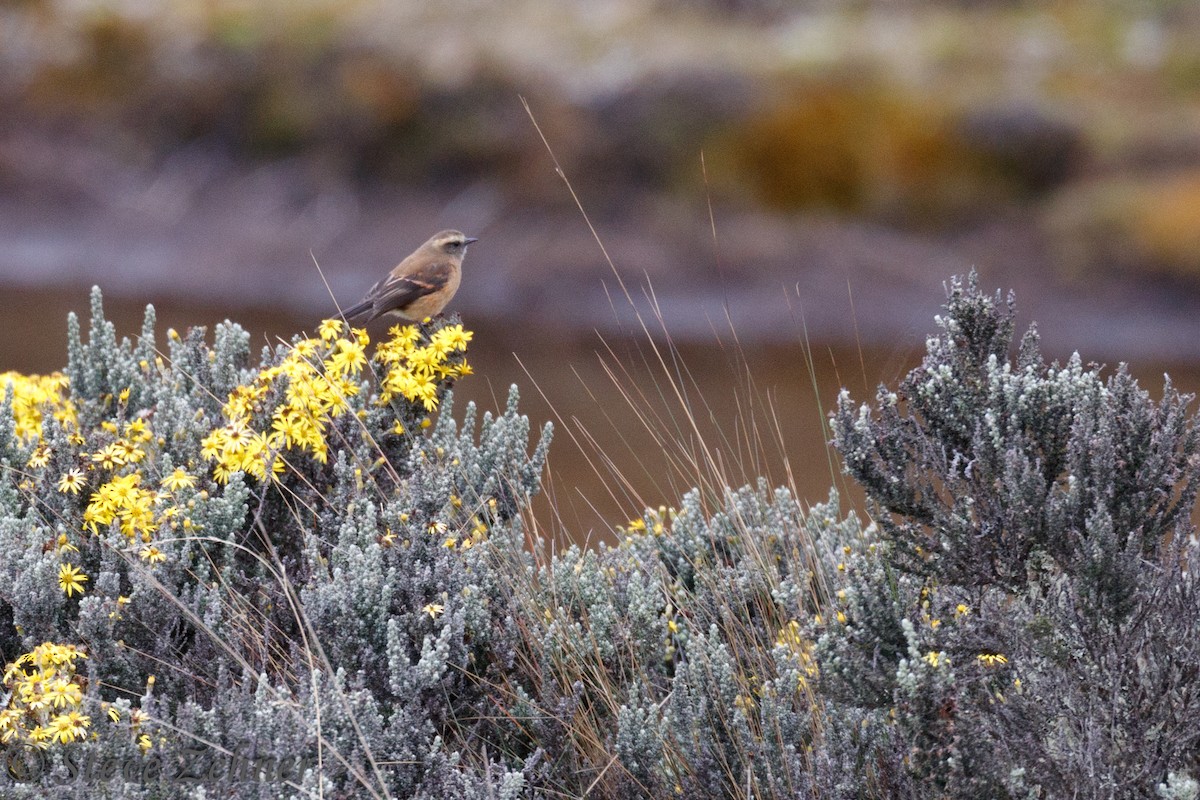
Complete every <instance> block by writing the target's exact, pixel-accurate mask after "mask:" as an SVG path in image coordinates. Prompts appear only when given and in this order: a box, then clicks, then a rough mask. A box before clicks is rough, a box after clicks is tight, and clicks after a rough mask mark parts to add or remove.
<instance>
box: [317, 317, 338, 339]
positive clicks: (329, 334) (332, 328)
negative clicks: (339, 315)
mask: <svg viewBox="0 0 1200 800" xmlns="http://www.w3.org/2000/svg"><path fill="white" fill-rule="evenodd" d="M341 332H342V321H341V320H340V319H327V320H324V321H323V322H322V323H321V327H319V328H317V335H318V336H320V337H321V338H322V339H323V340H325V341H327V342H332V341H333V340H334V339H336V338H338V335H339V334H341Z"/></svg>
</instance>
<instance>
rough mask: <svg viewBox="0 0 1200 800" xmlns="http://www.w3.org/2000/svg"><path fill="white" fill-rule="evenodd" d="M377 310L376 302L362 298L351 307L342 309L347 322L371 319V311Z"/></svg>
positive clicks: (364, 321) (368, 320)
mask: <svg viewBox="0 0 1200 800" xmlns="http://www.w3.org/2000/svg"><path fill="white" fill-rule="evenodd" d="M374 310H375V304H374V303H373V302H371V301H370V300H362V301H360V302H358V303H355V304H354V305H352V306H350V307H349V308H343V309H342V317H343V318H344V319H345V320H346V321H347V322H362V323H367V322H370V321H371V312H372V311H374Z"/></svg>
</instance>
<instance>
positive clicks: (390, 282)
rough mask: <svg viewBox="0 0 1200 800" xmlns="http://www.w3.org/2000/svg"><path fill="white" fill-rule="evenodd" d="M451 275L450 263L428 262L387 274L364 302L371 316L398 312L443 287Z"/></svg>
mask: <svg viewBox="0 0 1200 800" xmlns="http://www.w3.org/2000/svg"><path fill="white" fill-rule="evenodd" d="M453 274H454V264H453V263H452V262H450V261H431V262H429V263H428V264H424V265H422V266H420V267H418V268H416V269H415V270H413V271H411V272H408V273H406V274H402V275H395V274H392V275H389V276H387V277H386V278H384V279H383V280H382V281H380V282H379V283H377V284H375V285H374V286H372V287H371V291H369V292H367V296H366V298H364V302H366V301H368V300H369V301H370V302H371V315H372V316H373V317H378V316H380V315H382V314H386V313H388V312H389V311H397V310H398V311H401V312H403V310H404V309H405V308H406V307H407V306H408V305H410V304H411V303H413V302H415V301H416V300H417V299H419V298H421V297H424V296H425V295H427V294H433V293H434V292H436V291H438V290H439V289H443V288H445V286H446V284H448V283H449V282H450V278H451V276H452V275H453Z"/></svg>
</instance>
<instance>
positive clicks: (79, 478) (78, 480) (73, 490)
mask: <svg viewBox="0 0 1200 800" xmlns="http://www.w3.org/2000/svg"><path fill="white" fill-rule="evenodd" d="M84 483H85V481H84V479H83V473H82V472H80V471H79V470H77V469H72V470H68V471H67V472H66V474H64V475H63V476H62V477H61V478H59V479H58V490H59V491H60V492H62V493H63V494H67V493H68V492H69V493H70V494H79V490H80V489H82V488H83V486H84Z"/></svg>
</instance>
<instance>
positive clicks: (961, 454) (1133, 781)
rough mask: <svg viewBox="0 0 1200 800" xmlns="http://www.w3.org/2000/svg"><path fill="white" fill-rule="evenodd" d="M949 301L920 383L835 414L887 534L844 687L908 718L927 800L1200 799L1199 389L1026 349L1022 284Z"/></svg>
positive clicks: (834, 651)
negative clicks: (1016, 335) (1153, 385)
mask: <svg viewBox="0 0 1200 800" xmlns="http://www.w3.org/2000/svg"><path fill="white" fill-rule="evenodd" d="M946 312H947V313H946V316H945V317H943V318H939V320H938V324H939V326H940V327H941V333H940V334H939V335H938V336H936V337H933V338H930V339H929V341H928V345H927V346H928V353H927V355H926V357H925V360H924V362H923V363H922V365H921V366H920V367H919V368H918V369H916V370H914V371H913V372H912V373H910V374H909V375H908V377H907V378H906V380H905V381H904V383H903V384H902V386H901V388H900V390H899V391H898V392H893V391H890V390H888V389H886V388H881V389H880V391H879V394H878V397H877V398H876V403H875V407H874V409H871V408H869V407H867V406H863V407H861V408H856V407H855V405H854V404H853V403H852V402H851V401H850V399H849V396H848V395H847V394H846V393H843V395H842V397H841V398H840V400H839V403H838V409H837V412H836V414H835V415H834V429H835V432H836V438H835V444H836V446H837V448H838V450H839V451H840V452H841V454H842V456H843V458H844V460H845V464H846V468H847V470H848V471H849V473H850V474H851V475H853V476H854V477H855V478H856V479H857V480H858V481H859V482H860V483H861V484H862V485H863V487H864V489H865V490H866V492H867V495H868V497H869V498H870V500H871V501H872V502H873V504H874V508H875V517H876V523H877V527H876V528H875V530H876V531H877V535H876V536H875V537H874V538H875V541H874V542H873V543H871V544H870V545H868V547H867V549H866V550H860V551H858V552H855V553H854V554H853V555H852V556H851V557H850V558H849V559H847V561H846V565H845V569H844V570H843V571H839V573H838V577H839V578H840V580H839V586H840V588H839V590H838V592H839V593H838V595H837V598H838V610H839V611H838V613H839V614H840V615H841V616H840V617H839V619H841V618H844V619H845V622H844V623H839V624H836V625H835V624H830V625H828V626H826V627H825V628H824V629H823V630H822V631H821V632H820V638H819V641H818V645H817V654H818V662H819V665H820V670H821V679H822V687H823V688H824V689H825V690H826V691H827V692H828V694H829V697H830V698H831V700H832V701H833V702H835V703H837V704H847V705H849V706H851V707H853V708H856V709H859V710H862V711H864V712H866V713H868V714H870V715H871V718H872V719H873V720H876V721H877V722H878V728H876V729H882V728H890V729H891V730H892V731H895V732H897V733H898V735H899V736H900V737H901V738H902V739H903V740H904V742H905V745H906V749H907V754H906V758H905V770H904V774H903V776H897V777H896V778H895V780H904V781H908V782H911V784H912V785H913V786H914V787H915V788H916V791H917V794H918V795H919V796H921V797H935V796H937V797H943V796H944V797H997V798H1017V797H1020V798H1024V797H1096V798H1100V797H1113V798H1116V797H1123V798H1128V797H1156V796H1159V794H1160V785H1162V789H1161V792H1162V793H1165V794H1163V796H1179V797H1183V796H1195V795H1194V793H1193V794H1191V795H1189V794H1187V792H1186V791H1184V790H1185V789H1186V786H1185V784H1186V779H1185V778H1183V777H1182V776H1183V775H1184V774H1185V773H1190V774H1191V775H1196V774H1200V680H1198V679H1200V639H1197V637H1196V632H1197V630H1200V593H1198V589H1200V586H1198V583H1197V578H1196V575H1195V572H1194V570H1191V569H1189V565H1191V564H1193V563H1195V561H1196V558H1197V557H1198V556H1200V553H1198V552H1197V541H1196V536H1195V530H1194V528H1193V526H1192V521H1191V516H1190V515H1191V511H1192V508H1193V505H1194V500H1195V494H1196V478H1197V470H1198V468H1200V456H1198V455H1197V433H1196V429H1195V424H1194V421H1193V419H1192V418H1191V416H1190V415H1189V414H1188V413H1187V411H1186V405H1187V403H1188V402H1189V401H1190V400H1191V398H1190V397H1187V396H1181V395H1180V394H1178V393H1177V392H1176V391H1175V390H1174V389H1173V388H1172V387H1171V385H1170V383H1169V381H1168V383H1167V385H1166V387H1165V388H1164V396H1163V399H1162V400H1161V401H1160V402H1157V403H1156V402H1153V401H1152V400H1151V399H1150V397H1149V395H1148V394H1147V393H1146V392H1145V391H1143V390H1142V389H1140V388H1139V387H1138V385H1137V383H1136V382H1135V381H1134V380H1133V378H1131V377H1130V376H1129V374H1128V372H1126V370H1125V368H1124V366H1122V367H1120V368H1118V369H1117V371H1116V372H1115V373H1114V374H1112V375H1110V376H1109V377H1108V378H1102V377H1101V374H1100V373H1101V370H1100V368H1099V367H1096V366H1091V367H1086V368H1085V367H1084V366H1083V364H1082V362H1081V360H1080V358H1079V357H1078V355H1076V356H1074V357H1072V358H1071V360H1070V361H1069V362H1068V363H1067V364H1066V365H1059V364H1057V363H1054V364H1046V363H1045V361H1044V360H1043V359H1042V356H1041V354H1040V352H1039V348H1038V338H1037V335H1036V332H1035V331H1034V330H1032V329H1031V330H1030V331H1029V333H1027V334H1026V335H1025V337H1024V338H1023V340H1022V341H1021V345H1020V349H1019V352H1018V354H1017V355H1016V358H1015V359H1014V358H1012V357H1011V356H1010V354H1009V348H1010V346H1011V345H1012V336H1013V305H1012V298H1011V297H1010V298H1009V300H1008V302H1007V303H1002V302H1001V300H1000V297H999V295H996V296H995V297H989V296H987V295H986V294H985V293H983V292H981V291H980V290H979V288H978V287H977V285H976V282H975V279H974V277H973V276H972V278H971V279H970V280H969V281H967V282H966V283H965V284H964V283H962V282H960V281H954V282H953V283H952V284H951V288H950V296H949V302H948V303H947V306H946ZM889 741H891V740H890V739H889ZM1173 773H1177V774H1176V777H1175V778H1170V777H1169V776H1170V775H1172V774H1173ZM1168 782H1170V783H1171V785H1172V786H1174V788H1168V786H1167V785H1166V784H1168ZM1170 792H1176V793H1175V794H1170Z"/></svg>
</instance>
